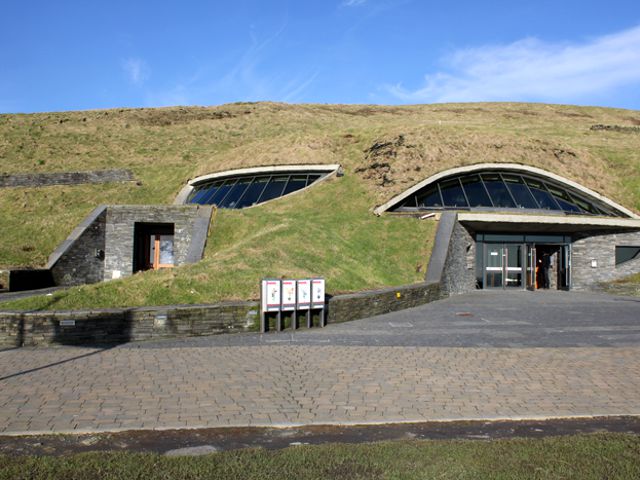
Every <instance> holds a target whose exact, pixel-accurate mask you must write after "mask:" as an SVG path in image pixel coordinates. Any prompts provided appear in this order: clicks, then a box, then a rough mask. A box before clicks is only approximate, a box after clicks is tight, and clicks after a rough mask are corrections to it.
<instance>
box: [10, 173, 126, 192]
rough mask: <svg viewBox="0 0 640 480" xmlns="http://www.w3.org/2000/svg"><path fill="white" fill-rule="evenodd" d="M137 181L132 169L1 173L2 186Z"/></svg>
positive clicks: (46, 185) (45, 185)
mask: <svg viewBox="0 0 640 480" xmlns="http://www.w3.org/2000/svg"><path fill="white" fill-rule="evenodd" d="M132 181H135V178H134V176H133V173H132V172H131V171H130V170H123V169H119V170H94V171H88V172H55V173H14V174H6V173H3V174H0V188H4V187H48V186H51V185H82V184H85V183H109V182H132Z"/></svg>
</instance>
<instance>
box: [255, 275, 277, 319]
mask: <svg viewBox="0 0 640 480" xmlns="http://www.w3.org/2000/svg"><path fill="white" fill-rule="evenodd" d="M280 287H281V285H280V280H268V279H267V280H262V289H261V304H260V307H261V308H262V311H263V312H277V311H279V310H280V305H281V296H280V294H281V288H280Z"/></svg>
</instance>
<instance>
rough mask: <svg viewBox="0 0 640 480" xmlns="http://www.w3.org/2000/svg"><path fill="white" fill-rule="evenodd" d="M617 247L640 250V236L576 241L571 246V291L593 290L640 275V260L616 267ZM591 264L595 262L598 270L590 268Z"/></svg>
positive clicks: (604, 236) (603, 235)
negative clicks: (639, 248)
mask: <svg viewBox="0 0 640 480" xmlns="http://www.w3.org/2000/svg"><path fill="white" fill-rule="evenodd" d="M616 246H633V247H640V232H627V233H599V234H590V236H588V237H583V238H579V237H577V236H576V237H574V241H573V244H572V246H571V289H572V290H590V289H592V288H594V287H596V286H597V284H598V283H600V282H608V281H611V280H616V279H619V278H622V277H625V276H627V275H631V274H634V273H638V272H640V259H635V260H631V261H629V262H625V263H623V264H621V265H618V266H616ZM592 260H595V261H596V264H597V266H596V267H592V266H591V265H592Z"/></svg>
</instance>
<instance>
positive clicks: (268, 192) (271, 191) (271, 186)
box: [258, 175, 289, 203]
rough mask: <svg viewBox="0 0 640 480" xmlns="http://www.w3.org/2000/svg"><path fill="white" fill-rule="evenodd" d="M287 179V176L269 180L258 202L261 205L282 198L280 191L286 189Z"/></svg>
mask: <svg viewBox="0 0 640 480" xmlns="http://www.w3.org/2000/svg"><path fill="white" fill-rule="evenodd" d="M288 179H289V175H281V176H274V177H271V180H269V183H268V184H267V188H265V189H264V192H262V196H261V197H260V199H259V200H258V201H259V202H260V203H262V202H266V201H267V200H272V199H274V198H278V197H280V196H282V191H283V190H284V187H286V185H287V180H288Z"/></svg>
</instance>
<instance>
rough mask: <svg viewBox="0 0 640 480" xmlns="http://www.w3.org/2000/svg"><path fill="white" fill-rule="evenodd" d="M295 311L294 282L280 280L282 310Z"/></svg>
mask: <svg viewBox="0 0 640 480" xmlns="http://www.w3.org/2000/svg"><path fill="white" fill-rule="evenodd" d="M295 309H296V281H295V280H282V310H295Z"/></svg>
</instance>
